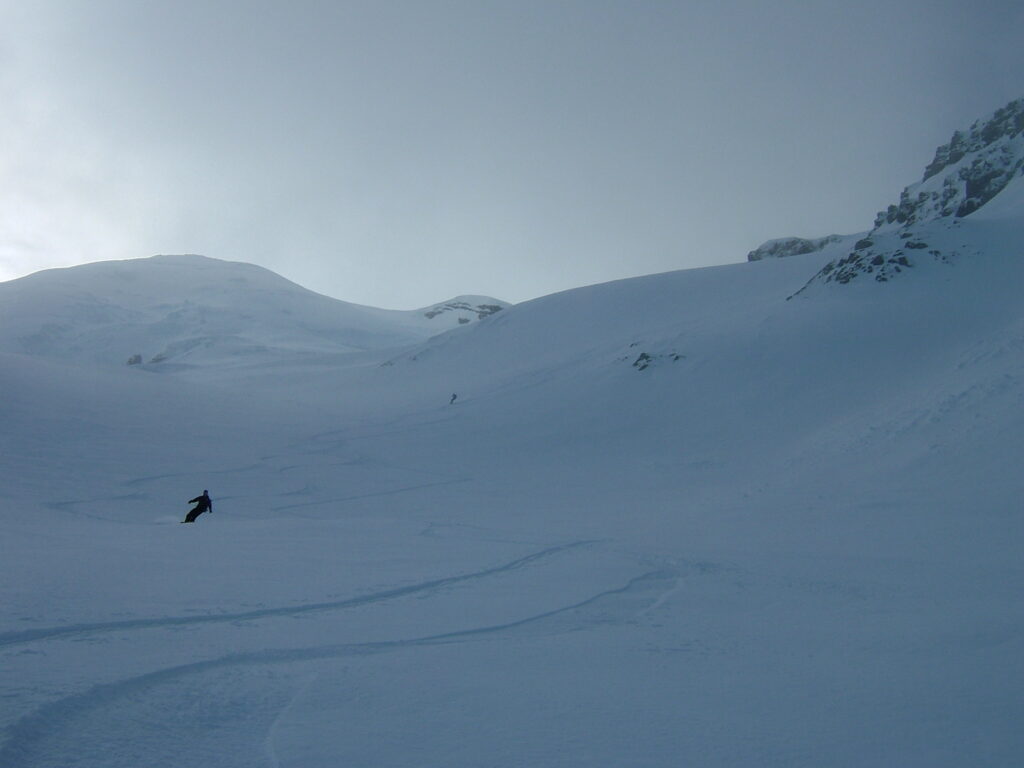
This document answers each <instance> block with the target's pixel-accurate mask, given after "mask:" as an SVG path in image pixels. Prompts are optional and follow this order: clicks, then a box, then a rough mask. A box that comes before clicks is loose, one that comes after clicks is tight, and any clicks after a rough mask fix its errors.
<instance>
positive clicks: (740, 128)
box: [0, 0, 1024, 309]
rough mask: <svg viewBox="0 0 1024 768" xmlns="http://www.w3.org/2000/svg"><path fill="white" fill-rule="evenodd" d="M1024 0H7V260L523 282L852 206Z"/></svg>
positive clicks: (927, 132)
mask: <svg viewBox="0 0 1024 768" xmlns="http://www.w3.org/2000/svg"><path fill="white" fill-rule="evenodd" d="M1022 39H1024V3H1021V2H1020V0H1012V2H1011V1H1005V0H1004V1H998V2H997V1H995V0H973V1H972V2H971V3H967V2H963V0H948V1H947V0H858V2H856V3H854V2H850V1H849V0H842V1H841V2H833V1H832V0H817V1H812V0H805V1H802V2H800V1H797V0H778V1H777V2H765V0H716V1H715V2H711V1H710V0H688V1H684V0H679V1H678V2H653V1H652V2H642V1H640V0H637V1H635V2H626V1H625V0H619V1H617V2H608V1H605V0H538V1H534V0H502V1H500V2H498V1H490V0H395V1H391V0H374V1H368V2H362V1H358V2H356V1H352V2H349V1H348V0H334V1H324V2H313V1H308V0H288V1H287V2H286V1H285V0H274V1H271V0H252V1H249V0H199V1H193V0H173V2H172V1H171V0H164V1H161V2H155V1H153V0H120V1H112V0H76V1H72V0H62V1H61V0H31V2H28V1H27V0H16V1H13V2H12V1H11V0H0V104H2V105H3V108H2V111H0V181H2V187H0V280H6V279H11V278H14V277H18V276H21V275H24V274H27V273H30V272H34V271H36V270H39V269H43V268H47V267H51V266H69V265H72V264H78V263H83V262H88V261H99V260H104V259H111V258H135V257H142V256H150V255H154V254H157V253H201V254H204V255H207V256H212V257H216V258H221V259H229V260H237V261H249V262H253V263H256V264H260V265H262V266H265V267H268V268H270V269H273V270H274V271H276V272H278V273H280V274H282V275H284V276H285V277H288V278H289V279H292V280H294V281H296V282H298V283H300V284H302V285H305V286H306V287H308V288H312V289H313V290H316V291H319V292H321V293H326V294H328V295H330V296H334V297H336V298H340V299H344V300H346V301H353V302H357V303H361V304H370V305H374V306H381V307H388V308H397V309H411V308H414V307H419V306H423V305H426V304H430V303H433V302H436V301H440V300H442V299H446V298H449V297H451V296H454V295H456V294H462V293H474V294H487V295H492V296H496V297H498V298H502V299H506V300H509V301H522V300H525V299H528V298H533V297H535V296H540V295H544V294H548V293H552V292H554V291H558V290H562V289H566V288H572V287H577V286H581V285H587V284H591V283H596V282H602V281H606V280H612V279H616V278H620V277H628V276H633V275H641V274H649V273H652V272H661V271H666V270H671V269H681V268H688V267H695V266H704V265H710V264H722V263H729V262H739V261H743V260H744V259H745V257H746V254H747V252H748V251H749V250H751V249H752V248H754V247H756V246H757V245H759V244H760V243H761V242H762V241H764V240H767V239H771V238H775V237H782V236H788V235H797V236H804V237H813V236H821V235H826V234H830V233H833V232H835V233H842V234H847V233H852V232H858V231H862V230H865V229H868V228H870V226H871V223H872V220H873V218H874V214H875V212H876V211H878V210H880V209H882V208H884V207H885V206H886V205H887V204H889V203H890V202H894V201H896V199H897V198H898V195H899V192H900V190H901V189H902V188H903V187H904V186H906V185H907V184H910V183H913V182H915V181H917V180H918V179H919V178H920V175H921V173H922V171H923V169H924V167H925V165H926V164H927V163H928V162H929V161H930V160H931V158H932V155H933V153H934V150H935V148H936V146H937V145H939V144H941V143H945V142H946V141H948V140H949V137H950V135H951V134H952V132H953V130H954V129H956V128H965V127H968V126H969V125H970V123H971V122H972V121H973V120H974V119H975V118H978V117H982V116H983V115H985V114H986V113H988V112H991V111H993V110H994V109H996V108H997V107H1000V106H1002V105H1003V104H1005V103H1006V102H1007V101H1010V100H1011V99H1014V98H1020V97H1024V46H1022V45H1021V40H1022Z"/></svg>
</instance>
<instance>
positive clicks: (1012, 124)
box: [875, 99, 1024, 229]
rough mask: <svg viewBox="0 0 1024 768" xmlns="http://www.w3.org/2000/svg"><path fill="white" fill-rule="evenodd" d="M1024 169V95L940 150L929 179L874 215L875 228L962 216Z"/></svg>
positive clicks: (926, 174)
mask: <svg viewBox="0 0 1024 768" xmlns="http://www.w3.org/2000/svg"><path fill="white" fill-rule="evenodd" d="M1022 168H1024V99H1017V100H1016V101H1011V102H1010V103H1009V104H1007V105H1006V106H1005V107H1003V108H1001V109H998V110H996V111H995V113H994V114H992V115H990V116H989V117H988V118H987V119H984V120H977V121H975V122H974V124H973V125H971V127H970V128H969V129H968V130H967V131H966V132H964V131H956V132H954V134H953V138H952V139H950V142H949V143H948V144H944V145H943V146H941V147H939V148H938V149H937V150H936V151H935V159H934V160H932V162H931V163H930V164H929V165H928V167H927V168H926V169H925V172H924V178H923V179H922V181H920V182H919V183H917V184H913V185H911V186H909V187H907V188H905V189H904V190H903V192H902V194H900V202H899V204H898V205H890V206H889V207H888V208H887V209H886V210H885V211H881V212H880V213H879V214H878V216H877V217H876V218H875V229H881V228H884V227H886V226H895V227H905V226H912V225H914V224H922V223H925V222H927V221H931V220H934V219H938V218H946V217H950V216H955V217H957V218H963V217H965V216H969V215H970V214H972V213H973V212H974V211H976V210H978V209H979V208H981V207H982V206H983V205H985V204H986V203H988V201H990V200H991V199H992V198H993V197H995V196H996V195H997V194H999V193H1000V192H1001V191H1002V190H1003V189H1004V188H1005V187H1006V185H1007V184H1009V182H1010V180H1011V179H1013V178H1014V177H1015V176H1017V175H1019V174H1020V172H1021V169H1022Z"/></svg>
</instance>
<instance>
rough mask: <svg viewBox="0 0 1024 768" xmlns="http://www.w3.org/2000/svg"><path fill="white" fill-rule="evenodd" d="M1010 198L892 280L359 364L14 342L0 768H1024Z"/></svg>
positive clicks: (627, 284)
mask: <svg viewBox="0 0 1024 768" xmlns="http://www.w3.org/2000/svg"><path fill="white" fill-rule="evenodd" d="M1022 202H1024V179H1022V178H1021V177H1020V175H1019V174H1018V175H1017V176H1015V177H1014V178H1012V179H1011V180H1010V181H1009V182H1008V183H1007V184H1006V185H1005V186H1004V187H1003V188H1002V189H1001V190H1000V191H999V192H998V193H997V194H996V195H995V196H993V197H992V198H991V199H989V200H988V201H987V202H986V203H985V205H983V206H982V207H980V208H978V209H976V210H974V211H972V212H971V213H970V215H968V216H966V217H959V218H957V217H955V216H948V217H938V218H936V219H934V220H931V221H928V222H923V223H922V222H919V223H917V224H915V225H914V226H915V229H914V234H913V241H914V242H917V241H918V240H920V241H922V242H927V243H928V245H929V247H928V248H927V249H909V250H907V249H906V246H905V243H906V242H907V240H908V239H910V238H905V237H902V235H901V234H900V231H899V230H897V231H894V232H881V231H880V232H876V233H873V234H872V239H873V244H872V245H871V246H870V249H873V250H874V251H875V255H879V254H882V253H885V254H888V255H887V256H885V258H886V259H889V258H891V257H893V256H894V255H895V251H896V250H899V249H900V248H903V249H904V255H907V256H908V264H909V265H910V266H907V267H904V268H902V269H901V270H900V271H899V272H896V271H895V270H894V269H893V270H892V271H891V272H889V273H887V274H886V279H885V280H884V281H881V280H878V279H877V276H878V274H879V271H878V270H877V268H876V269H875V271H873V272H867V271H866V267H868V266H872V267H877V265H872V264H871V259H868V260H867V261H866V262H865V263H864V264H863V266H864V267H865V270H864V271H861V272H857V274H856V276H855V277H853V278H851V279H848V280H845V281H840V280H836V279H833V280H828V279H826V278H827V277H828V275H830V274H834V273H835V272H836V271H837V270H838V269H840V267H838V266H832V267H831V269H829V265H837V264H839V262H842V261H843V260H846V259H849V257H850V255H851V253H855V252H857V253H861V252H863V253H867V251H868V250H869V247H868V246H865V247H864V248H862V249H861V250H860V251H857V249H856V248H855V249H854V251H851V250H850V244H849V243H848V242H845V241H840V242H836V243H832V244H828V245H826V246H825V247H824V248H823V249H822V250H820V251H817V252H812V253H807V254H802V255H792V256H789V257H787V258H785V259H765V260H759V261H753V262H750V263H745V264H738V265H733V266H727V267H719V268H712V269H702V270H691V271H684V272H675V273H669V274H664V275H653V276H648V277H643V278H636V279H632V280H624V281H619V282H615V283H609V284H604V285H597V286H590V287H587V288H581V289H577V290H573V291H567V292H565V293H561V294H556V295H552V296H547V297H544V298H541V299H537V300H535V301H532V302H527V303H524V304H520V305H516V306H514V307H510V308H508V309H507V310H504V311H502V312H499V313H498V314H496V315H494V316H493V317H487V318H485V319H483V320H482V321H481V322H479V323H472V324H469V325H465V326H464V327H456V328H455V329H454V330H452V331H450V332H448V333H444V334H441V335H437V336H434V337H432V338H429V339H427V340H425V341H422V342H419V343H416V344H409V343H407V341H408V340H407V338H400V339H398V342H399V346H397V347H388V346H386V345H383V344H382V345H381V346H377V347H372V348H371V347H370V346H369V345H367V348H365V349H364V350H363V351H361V352H359V353H358V354H349V355H339V354H337V353H336V352H335V351H331V352H330V353H329V354H323V355H321V354H314V350H313V349H312V348H309V347H307V348H306V349H307V351H308V352H309V354H303V355H301V356H292V357H290V358H287V359H283V358H282V357H280V356H276V357H275V356H268V357H263V358H259V357H257V359H255V360H252V361H251V362H250V363H248V364H246V365H244V366H242V365H238V364H237V360H238V354H237V349H235V348H231V347H229V346H228V345H216V346H212V347H210V348H209V349H208V350H207V352H206V355H207V357H206V358H205V361H204V363H203V365H202V366H196V367H192V368H187V369H186V368H179V369H171V368H164V369H163V370H164V371H165V373H166V374H167V375H160V376H157V375H152V371H149V370H144V368H145V367H146V366H143V367H139V366H125V365H124V364H123V362H124V361H123V360H121V357H123V356H124V355H123V354H120V353H119V354H118V355H116V356H115V355H113V353H112V352H111V354H109V355H107V357H102V356H101V355H98V354H95V350H96V349H105V350H107V351H110V350H112V349H113V345H108V346H104V344H106V342H102V343H101V342H99V341H95V342H94V341H92V340H91V339H90V340H89V343H88V344H86V343H84V342H83V349H82V350H80V351H79V352H76V353H74V354H71V353H68V352H67V351H66V350H64V349H62V350H60V353H59V354H56V353H51V351H50V350H49V349H43V348H42V347H36V348H30V349H24V348H22V349H13V348H11V347H10V346H4V347H3V348H2V349H3V350H4V351H2V352H0V391H2V392H3V393H4V397H3V398H2V399H0V427H2V428H0V441H2V442H0V483H2V487H3V488H4V498H5V502H4V504H3V506H2V507H0V529H2V531H3V536H2V539H0V541H2V542H3V543H2V547H3V552H2V557H0V573H2V574H3V578H2V579H0V667H2V669H3V670H4V675H3V684H2V689H3V697H2V698H0V724H2V725H3V726H4V727H5V729H6V730H5V731H4V737H3V741H2V742H0V765H4V766H17V767H18V768H36V767H38V766H62V767H63V766H104V767H105V768H111V767H116V766H140V765H145V766H163V765H167V766H171V765H173V766H183V765H185V766H189V765H203V766H261V765H265V766H301V767H302V768H308V767H315V766H325V767H326V766H338V765H361V766H375V767H376V766H410V765H417V766H421V765H431V766H434V765H436V766H442V765H443V766H467V767H468V766H523V765H529V766H531V767H533V766H577V765H578V766H584V765H585V766H588V767H589V766H609V767H611V766H616V767H618V766H624V765H629V766H658V767H661V766H678V765H701V766H769V765H779V766H783V765H784V766H821V765H828V766H864V765H900V766H964V765H971V766H1006V765H1014V764H1017V763H1019V762H1020V761H1021V759H1022V757H1024V736H1022V735H1021V731H1020V729H1019V726H1018V723H1019V721H1020V717H1021V715H1022V711H1024V696H1022V694H1021V691H1022V690H1024V668H1022V666H1021V663H1020V659H1021V658H1022V657H1024V608H1022V605H1024V603H1022V601H1021V599H1020V597H1021V594H1022V588H1024V569H1022V567H1021V562H1020V551H1021V546H1022V544H1024V537H1022V534H1024V517H1022V515H1021V501H1020V499H1021V490H1022V488H1021V480H1020V471H1019V457H1020V456H1021V455H1024V450H1022V449H1024V437H1022V435H1024V303H1022V302H1021V300H1020V285H1021V282H1022V279H1024V260H1022V259H1021V254H1022V251H1024V216H1022V212H1024V207H1022V205H1021V203H1022ZM932 250H934V251H937V252H938V253H939V254H940V255H939V256H934V255H932V254H931V253H930V251H932ZM871 258H872V259H873V258H874V256H872V257H871ZM199 263H200V264H205V263H206V262H199ZM886 263H888V261H887V262H886ZM214 264H215V265H216V264H217V262H214ZM848 265H849V262H848V263H847V265H844V266H848ZM897 265H898V264H897ZM218 268H220V267H218ZM5 286H7V287H8V290H10V289H9V286H10V284H4V285H0V288H4V287H5ZM2 295H3V294H0V296H2ZM101 298H102V297H101ZM471 303H483V302H471ZM39 311H40V312H42V309H41V308H40V310H39ZM269 313H270V310H268V314H269ZM6 317H8V318H10V317H12V315H7V316H6ZM264 319H265V324H263V322H264ZM275 322H276V321H272V318H269V317H268V318H263V319H260V322H258V323H256V324H255V325H253V326H250V328H251V329H252V330H250V333H251V334H252V339H254V340H255V341H257V342H262V341H267V342H268V343H267V344H266V346H268V347H269V346H272V345H274V344H279V343H280V342H278V341H277V340H276V338H277V337H275V338H274V339H264V336H272V335H273V334H275V333H277V331H276V328H275V326H274V323H275ZM373 327H374V328H377V329H379V328H380V325H379V324H378V325H374V326H373ZM304 343H305V342H304ZM91 344H95V346H90V345H91ZM101 358H102V359H103V360H106V359H107V358H109V359H110V360H111V361H112V362H110V363H109V364H102V365H98V364H96V363H97V361H98V360H100V359H101ZM453 392H455V393H457V394H458V399H457V401H456V402H455V404H453V405H449V404H448V403H449V398H450V395H451V393H453ZM203 488H208V489H209V490H210V493H211V496H212V497H213V499H214V511H213V513H212V514H210V515H203V516H202V517H200V518H199V520H198V522H197V523H196V524H195V525H185V526H182V525H178V523H177V521H178V520H180V519H181V518H182V517H183V516H184V513H185V511H186V510H187V505H186V504H184V501H185V500H186V499H189V498H191V497H193V496H195V495H196V494H198V493H199V492H200V491H201V490H202V489H203Z"/></svg>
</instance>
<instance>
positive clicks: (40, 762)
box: [0, 542, 678, 768]
mask: <svg viewBox="0 0 1024 768" xmlns="http://www.w3.org/2000/svg"><path fill="white" fill-rule="evenodd" d="M584 543H586V542H576V543H574V544H569V545H563V546H562V547H555V548H553V549H551V550H545V551H544V552H538V553H536V554H534V555H531V556H528V557H526V558H522V559H520V560H517V561H513V562H512V563H509V564H506V565H505V566H501V567H499V568H496V569H492V570H491V571H485V572H481V573H480V574H472V575H467V576H464V577H452V579H448V580H443V581H445V582H446V583H451V581H452V580H453V579H455V580H464V579H468V578H476V577H478V576H479V575H481V574H486V573H494V572H499V571H506V570H510V569H512V568H517V567H520V566H522V565H524V564H526V563H527V562H530V561H532V560H536V559H537V558H539V557H543V556H545V555H547V554H550V553H554V552H557V551H562V550H564V549H567V548H570V547H576V546H581V545H582V544H584ZM436 583H437V582H435V584H436ZM677 583H678V576H677V574H674V573H669V572H665V571H652V572H649V573H644V574H641V575H639V576H636V577H634V578H632V579H630V580H629V581H628V582H626V583H625V584H624V585H622V586H619V587H615V588H613V589H608V590H604V591H601V592H598V593H596V594H594V595H591V596H590V597H588V598H586V599H584V600H581V601H578V602H575V603H572V604H570V605H564V606H561V607H559V608H555V609H552V610H548V611H544V612H542V613H539V614H535V615H532V616H527V617H525V618H522V619H517V620H515V621H510V622H507V623H502V624H492V625H488V626H482V627H473V628H469V629H461V630H455V631H452V632H443V633H440V634H434V635H429V636H425V637H416V638H408V639H400V640H384V641H375V642H367V643H346V644H332V645H324V646H312V647H305V648H291V649H272V650H266V651H259V652H252V653H240V654H230V655H227V656H221V657H219V658H215V659H209V660H206V661H199V662H193V663H189V664H182V665H178V666H173V667H167V668H164V669H158V670H156V671H153V672H148V673H146V674H143V675H139V676H136V677H132V678H128V679H125V680H120V681H118V682H114V683H107V684H102V685H97V686H94V687H93V688H90V689H89V690H87V691H84V692H82V693H77V694H72V695H70V696H66V697H64V698H62V699H58V700H57V701H53V702H51V703H49V704H44V705H43V706H41V707H39V708H38V709H36V710H35V711H33V712H31V713H29V714H27V715H25V716H23V717H22V718H20V719H19V720H17V721H16V722H15V723H14V724H13V725H11V726H10V727H9V728H8V738H7V741H6V743H5V744H4V745H3V748H2V749H0V765H3V766H18V767H19V768H33V766H46V765H52V762H51V761H49V760H48V759H47V757H46V756H45V755H40V754H39V752H40V750H41V749H42V748H44V747H45V746H46V745H50V744H51V743H52V742H53V740H54V739H55V738H56V739H60V738H64V739H66V740H67V742H68V743H70V744H76V743H79V742H80V740H81V739H82V738H84V737H85V736H86V734H87V732H88V733H91V731H88V730H87V729H88V723H85V722H81V721H82V720H83V719H85V718H87V717H88V715H89V714H90V713H92V712H94V711H96V710H100V709H103V708H106V707H114V706H117V705H118V704H119V703H121V702H122V701H123V700H124V699H126V698H128V699H130V701H129V702H128V703H126V704H125V706H129V707H132V708H138V707H140V706H141V702H144V701H145V700H146V697H147V696H152V697H155V700H156V701H158V702H159V703H160V704H161V705H162V706H167V707H173V706H174V705H175V700H174V699H173V697H171V698H170V699H169V700H166V701H165V699H164V698H163V697H162V695H161V693H160V692H159V691H158V690H154V689H158V688H159V687H160V686H163V685H170V684H173V683H175V682H177V681H179V680H180V679H182V678H186V677H190V676H201V675H204V674H210V673H215V672H218V671H221V670H224V669H227V668H232V667H241V668H248V669H251V668H254V667H259V666H266V665H284V664H289V663H301V662H311V661H319V660H326V659H338V658H344V657H350V656H362V655H369V654H379V653H387V652H394V651H402V650H410V649H416V648H419V647H425V646H431V645H439V644H446V643H457V642H466V641H472V640H482V639H487V638H489V637H492V636H500V635H502V634H505V633H508V632H511V631H513V630H517V629H521V628H524V627H529V626H532V625H538V624H543V623H544V622H545V621H548V620H551V619H555V618H558V617H561V616H565V615H567V614H571V613H573V612H579V611H584V612H586V611H587V609H593V608H599V607H600V606H601V605H602V604H603V603H604V602H606V601H609V600H612V599H614V598H616V597H623V596H625V597H633V598H636V599H638V600H639V601H641V605H639V606H638V607H636V608H635V609H632V610H630V609H628V608H627V609H625V610H623V609H622V608H619V609H618V610H616V609H615V608H614V607H612V608H611V609H609V611H607V612H603V611H595V612H593V613H592V614H590V615H588V614H586V613H584V615H582V616H577V617H575V620H574V621H572V623H571V624H570V625H569V626H568V628H565V629H562V630H558V629H557V628H556V629H555V630H554V631H555V632H556V633H557V634H561V633H564V632H567V631H576V630H579V629H583V628H586V627H587V626H593V625H596V624H608V623H612V624H614V623H622V622H624V621H628V620H630V619H632V618H633V617H635V616H637V615H640V614H642V613H643V612H644V610H646V609H647V608H648V607H649V605H650V604H651V603H652V602H656V601H657V600H659V599H660V598H661V595H662V594H663V593H664V592H666V591H670V590H672V589H674V588H675V586H676V585H677ZM652 590H653V591H654V592H655V594H654V596H653V597H652V596H650V595H647V593H648V592H650V591H652ZM313 674H314V677H315V673H313ZM311 679H312V678H311V677H309V676H307V677H305V680H306V682H305V684H304V685H303V686H300V687H299V689H298V690H297V691H296V692H294V693H292V694H291V695H290V696H289V697H288V701H287V703H285V704H284V706H283V707H276V708H275V712H276V714H275V715H274V716H273V718H272V719H271V722H270V724H269V726H268V728H267V731H266V736H265V737H264V742H263V743H264V756H265V757H266V758H267V759H268V760H269V761H270V763H271V765H279V764H280V760H279V759H278V757H277V755H276V752H274V750H273V744H272V742H273V729H274V725H275V724H276V723H277V722H279V720H280V719H281V717H283V716H284V715H285V714H286V713H287V710H288V708H289V707H290V706H292V704H293V703H294V702H295V701H296V700H297V699H298V698H299V697H300V696H301V694H302V688H303V687H305V686H308V685H309V683H310V682H311ZM202 685H203V684H202V682H199V681H196V682H193V683H191V684H190V686H189V692H190V694H189V695H190V696H199V694H197V693H196V690H197V689H201V688H202ZM258 714H260V715H265V714H266V713H262V712H261V713H258ZM252 716H253V717H255V716H256V714H255V713H254V714H253V715H252ZM76 721H77V722H76ZM119 721H120V718H117V717H113V718H110V719H109V720H107V722H119ZM207 725H209V724H207ZM76 726H77V728H78V729H79V730H80V731H81V732H80V733H78V732H76ZM152 730H153V733H152V734H151V735H150V738H155V739H157V740H159V739H160V738H165V739H174V740H175V743H177V742H178V740H179V736H178V735H176V734H174V733H171V732H166V731H164V730H163V729H159V728H156V727H152ZM140 737H141V734H139V733H137V732H132V733H130V734H129V735H128V736H127V737H126V738H129V739H131V740H133V741H135V742H136V743H137V742H138V740H139V739H140ZM102 738H103V740H104V742H107V741H113V740H115V739H116V738H117V736H116V734H111V733H107V734H104V735H103V736H102ZM148 748H149V749H157V747H156V745H154V744H149V746H148ZM64 754H66V752H65V753H64ZM104 759H106V760H109V759H110V755H109V754H108V755H106V756H105V758H104ZM83 764H86V765H88V764H91V763H89V762H86V763H83ZM106 764H109V763H106Z"/></svg>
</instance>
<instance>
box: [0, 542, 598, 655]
mask: <svg viewBox="0 0 1024 768" xmlns="http://www.w3.org/2000/svg"><path fill="white" fill-rule="evenodd" d="M595 543H597V540H596V539H594V540H585V541H574V542H570V543H568V544H560V545H558V546H555V547H549V548H547V549H542V550H540V551H539V552H534V553H533V554H530V555H526V556H525V557H520V558H517V559H516V560H512V561H510V562H508V563H505V564H503V565H498V566H495V567H493V568H487V569H485V570H482V571H474V572H473V573H465V574H462V575H459V576H446V577H444V578H441V579H433V580H431V581H424V582H420V583H418V584H410V585H408V586H405V587H396V588H394V589H386V590H383V591H381V592H371V593H370V594H367V595H360V596H358V597H349V598H346V599H344V600H330V601H325V602H320V603H307V604H305V605H294V606H287V607H281V608H261V609H257V610H254V611H242V612H240V613H220V614H217V615H215V616H168V617H164V618H153V619H127V620H124V621H109V622H97V623H95V624H70V625H68V626H65V627H41V628H39V629H27V630H22V631H20V632H5V633H3V634H0V647H5V646H12V645H20V644H22V643H31V642H35V641H37V640H50V639H53V638H56V637H66V636H68V635H84V634H93V633H99V632H118V631H121V630H126V629H152V628H160V627H179V626H188V625H194V624H216V623H222V622H227V621H254V620H257V619H266V618H274V617H277V616H296V615H300V614H305V613H314V612H316V611H331V610H340V609H344V608H355V607H357V606H361V605H367V604H369V603H376V602H381V601H384V600H392V599H395V598H398V597H405V596H406V595H413V594H417V593H419V592H429V591H431V590H434V589H438V588H441V587H447V586H450V585H452V584H459V583H461V582H465V581H472V580H474V579H481V578H485V577H487V576H494V575H496V574H499V573H505V572H507V571H513V570H515V569H517V568H521V567H523V566H525V565H529V564H530V563H533V562H535V561H537V560H541V559H543V558H547V557H551V556H553V555H557V554H559V553H561V552H565V551H567V550H570V549H575V548H577V547H584V546H588V545H591V544H595Z"/></svg>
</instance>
